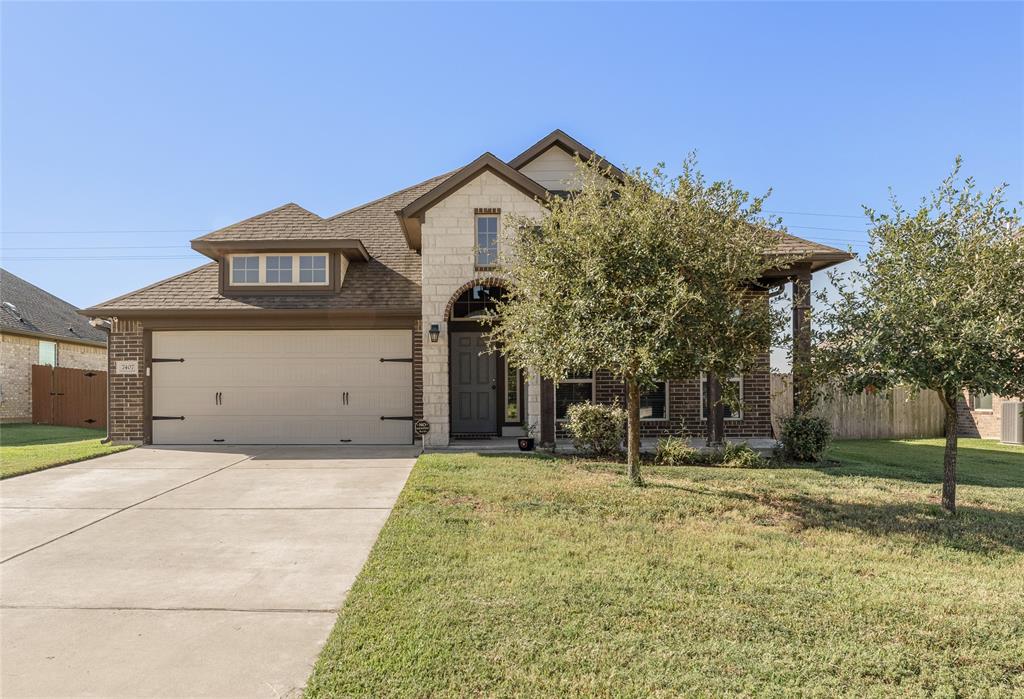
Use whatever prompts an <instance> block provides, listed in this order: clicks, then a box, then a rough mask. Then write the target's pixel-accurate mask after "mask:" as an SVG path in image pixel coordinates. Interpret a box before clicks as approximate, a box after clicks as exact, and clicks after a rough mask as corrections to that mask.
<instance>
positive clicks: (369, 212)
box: [90, 173, 453, 315]
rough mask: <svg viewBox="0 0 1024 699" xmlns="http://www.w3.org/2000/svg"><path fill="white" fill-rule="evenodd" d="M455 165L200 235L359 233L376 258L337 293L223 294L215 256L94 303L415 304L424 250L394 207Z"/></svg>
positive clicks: (188, 307)
mask: <svg viewBox="0 0 1024 699" xmlns="http://www.w3.org/2000/svg"><path fill="white" fill-rule="evenodd" d="M452 174H453V173H446V174H444V175H439V176H437V177H433V178H431V179H429V180H426V181H424V182H420V183H419V184H416V185H413V186H412V187H408V188H406V189H403V190H400V191H398V192H395V193H393V194H389V195H388V196H386V197H382V198H380V199H377V200H375V201H372V202H369V203H368V204H363V205H362V206H358V207H356V208H354V209H349V210H348V211H343V212H341V213H340V214H336V215H334V216H331V217H330V218H326V219H324V218H320V217H319V216H317V215H316V214H314V213H311V212H309V211H307V210H306V209H303V208H302V207H301V206H298V205H297V204H285V205H284V206H282V207H278V208H277V209H272V210H271V211H268V212H266V213H264V214H260V215H259V216H254V217H252V218H250V219H246V220H245V221H241V222H240V223H236V224H233V225H231V226H227V227H226V228H222V229H220V230H218V231H214V232H213V233H211V234H209V235H205V236H203V237H202V238H200V240H288V239H296V240H299V239H303V240H304V239H310V238H312V239H316V238H324V239H332V238H354V239H357V240H360V241H362V243H363V246H364V247H365V248H366V251H367V252H368V253H369V254H370V257H371V259H370V260H369V261H368V262H360V261H354V262H352V263H351V264H350V265H349V267H348V271H347V272H346V273H345V280H344V282H343V283H342V286H341V291H340V293H338V294H323V295H320V294H293V295H286V294H267V295H262V294H260V295H256V294H251V293H250V294H245V295H239V296H222V295H221V294H220V293H219V291H218V276H217V275H218V264H217V263H216V262H211V263H209V264H205V265H203V266H201V267H197V268H196V269H193V270H189V271H188V272H185V273H184V274H179V275H178V276H175V277H171V278H170V279H165V280H163V281H160V282H157V283H156V284H153V285H151V286H148V287H146V288H144V289H140V290H138V291H133V292H131V293H129V294H125V295H124V296H120V297H118V298H115V299H111V300H110V301H106V302H104V303H101V304H99V305H97V306H94V307H93V308H92V309H90V310H91V311H94V312H95V311H99V312H103V313H110V314H111V315H116V312H117V311H141V310H181V311H207V310H227V311H244V310H261V309H266V310H286V309H296V310H301V309H309V310H325V311H329V310H354V309H399V308H407V309H414V308H415V309H418V308H419V306H420V256H419V255H418V254H417V253H416V252H415V251H413V250H410V249H409V246H408V244H407V243H406V241H405V236H404V234H403V233H402V228H401V225H400V223H399V220H398V217H397V216H396V215H395V211H397V210H398V209H400V208H402V207H403V206H405V205H406V204H408V203H409V202H411V201H413V200H414V199H416V198H417V197H419V196H420V195H422V194H424V193H425V192H427V191H429V190H431V189H433V188H434V187H436V186H437V185H438V184H440V183H441V182H443V181H444V180H445V179H447V178H448V177H450V176H451V175H452Z"/></svg>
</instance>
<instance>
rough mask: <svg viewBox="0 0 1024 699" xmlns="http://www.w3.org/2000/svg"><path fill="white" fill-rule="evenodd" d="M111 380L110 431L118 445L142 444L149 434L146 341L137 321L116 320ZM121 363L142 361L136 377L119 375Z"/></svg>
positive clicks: (108, 428)
mask: <svg viewBox="0 0 1024 699" xmlns="http://www.w3.org/2000/svg"><path fill="white" fill-rule="evenodd" d="M109 347H110V355H109V369H108V371H109V373H108V377H109V381H110V400H109V404H108V407H107V425H108V426H107V430H108V433H109V435H110V438H111V439H112V440H113V441H114V442H118V443H125V442H132V443H136V444H138V443H141V442H142V440H143V437H144V434H145V431H144V426H145V420H144V414H145V398H144V391H145V372H146V369H145V365H146V362H145V340H144V336H143V330H142V323H141V322H140V321H137V320H118V319H116V318H115V319H114V321H113V326H112V327H111V330H110V340H109ZM118 360H134V361H136V362H138V369H139V370H138V372H137V373H135V374H117V373H116V372H115V371H114V368H115V366H116V362H117V361H118Z"/></svg>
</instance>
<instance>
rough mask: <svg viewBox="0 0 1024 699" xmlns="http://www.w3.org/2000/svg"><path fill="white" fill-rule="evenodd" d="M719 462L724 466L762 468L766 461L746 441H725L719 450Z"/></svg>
mask: <svg viewBox="0 0 1024 699" xmlns="http://www.w3.org/2000/svg"><path fill="white" fill-rule="evenodd" d="M721 464H722V466H725V467H726V468H764V467H765V466H766V465H767V464H768V462H767V460H765V459H764V458H762V457H761V455H760V454H758V453H757V452H756V451H755V450H753V449H751V448H750V445H748V444H747V443H746V442H726V443H725V446H723V447H722V451H721Z"/></svg>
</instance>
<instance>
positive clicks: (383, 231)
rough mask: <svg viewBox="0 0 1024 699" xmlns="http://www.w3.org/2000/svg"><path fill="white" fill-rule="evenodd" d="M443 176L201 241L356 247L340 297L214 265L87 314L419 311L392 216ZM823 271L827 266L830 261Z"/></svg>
mask: <svg viewBox="0 0 1024 699" xmlns="http://www.w3.org/2000/svg"><path fill="white" fill-rule="evenodd" d="M455 174H456V172H448V173H445V174H443V175H438V176H437V177H432V178H431V179H429V180H425V181H423V182H420V183H419V184H416V185H413V186H411V187H407V188H406V189H403V190H400V191H398V192H395V193H393V194H389V195H387V196H385V197H382V198H380V199H376V200H374V201H371V202H369V203H367V204H363V205H362V206H357V207H356V208H354V209H349V210H348V211H343V212H341V213H339V214H335V215H334V216H331V217H329V218H321V217H320V216H317V215H316V214H314V213H312V212H310V211H307V210H306V209H304V208H302V207H301V206H299V205H298V204H291V203H290V204H285V205H284V206H280V207H278V208H276V209H272V210H270V211H267V212H265V213H263V214H259V215H258V216H253V217H252V218H249V219H246V220H244V221H240V222H239V223H235V224H232V225H230V226H227V227H225V228H221V229H219V230H217V231H214V232H212V233H209V234H207V235H204V236H202V237H200V238H197V240H201V241H208V242H213V241H250V240H251V241H270V240H309V239H313V240H315V239H318V238H320V239H355V240H360V241H362V243H363V246H364V247H365V248H366V251H367V252H368V253H369V254H370V256H371V259H370V260H369V261H368V262H361V261H358V260H357V261H353V262H352V263H351V264H350V265H349V268H348V271H347V272H346V274H345V279H344V281H343V283H342V287H341V291H340V292H339V293H338V294H323V295H319V294H293V295H286V294H266V295H262V294H261V295H256V294H251V293H249V294H245V295H237V296H223V295H221V294H220V293H219V291H218V263H216V262H211V263H208V264H206V265H203V266H201V267H197V268H196V269H193V270H190V271H188V272H185V273H183V274H180V275H178V276H175V277H171V278H170V279H165V280H163V281H160V282H157V283H156V284H153V285H151V286H148V287H146V288H144V289H140V290H138V291H134V292H131V293H129V294H125V295H124V296H120V297H118V298H115V299H111V300H110V301H106V302H104V303H101V304H99V305H97V306H95V307H93V308H91V309H90V312H94V313H96V314H97V315H101V314H110V315H116V314H117V312H119V311H135V312H138V311H146V310H154V311H170V310H174V311H183V312H188V311H212V310H225V311H245V310H288V309H293V310H304V309H305V310H324V311H330V310H356V309H365V310H375V309H376V310H385V309H409V310H412V309H416V308H419V306H420V298H421V290H420V284H421V274H420V256H419V254H417V253H416V252H415V251H414V250H411V249H410V248H409V245H408V243H407V242H406V239H405V235H404V234H403V232H402V228H401V224H400V222H399V218H398V216H397V215H396V211H398V210H399V209H401V208H403V207H405V206H406V205H408V204H409V203H411V202H413V201H415V200H416V199H418V198H419V197H420V196H422V195H424V194H426V193H427V192H429V191H431V190H432V189H434V188H435V187H437V186H438V185H440V184H442V183H443V182H444V181H445V180H447V179H448V178H450V177H452V176H453V175H455ZM779 236H780V242H779V245H778V247H777V248H776V252H777V253H778V254H781V255H786V256H789V255H793V256H811V255H824V256H828V257H831V256H835V255H843V254H844V253H843V251H842V250H838V249H836V248H833V247H829V246H827V245H822V244H820V243H814V242H811V241H809V240H804V239H802V238H797V237H796V236H793V235H789V234H788V233H782V232H779ZM827 264H832V262H829V263H827Z"/></svg>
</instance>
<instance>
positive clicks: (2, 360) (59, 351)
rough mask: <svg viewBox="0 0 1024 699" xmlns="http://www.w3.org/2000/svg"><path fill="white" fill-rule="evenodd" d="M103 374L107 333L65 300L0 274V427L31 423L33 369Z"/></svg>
mask: <svg viewBox="0 0 1024 699" xmlns="http://www.w3.org/2000/svg"><path fill="white" fill-rule="evenodd" d="M33 364H49V365H50V366H62V367H70V368H73V369H91V370H93V371H106V370H107V334H106V333H105V332H104V331H102V330H100V329H98V328H94V327H93V326H91V325H89V321H88V320H86V319H85V318H83V317H82V316H81V315H79V313H78V311H77V309H76V308H75V307H74V306H72V305H71V304H70V303H68V302H67V301H64V300H62V299H59V298H57V297H56V296H54V295H53V294H50V293H47V292H46V291H43V290H42V289H40V288H39V287H38V286H33V285H32V284H29V283H28V282H27V281H25V280H24V279H22V278H21V277H17V276H15V275H13V274H11V273H10V272H8V271H7V270H0V422H32V365H33Z"/></svg>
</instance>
